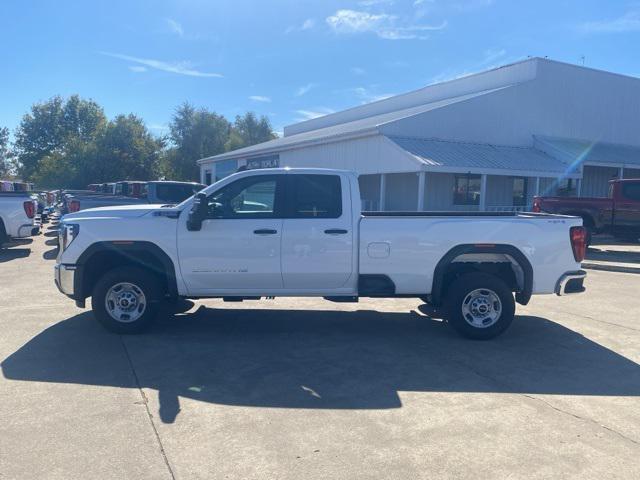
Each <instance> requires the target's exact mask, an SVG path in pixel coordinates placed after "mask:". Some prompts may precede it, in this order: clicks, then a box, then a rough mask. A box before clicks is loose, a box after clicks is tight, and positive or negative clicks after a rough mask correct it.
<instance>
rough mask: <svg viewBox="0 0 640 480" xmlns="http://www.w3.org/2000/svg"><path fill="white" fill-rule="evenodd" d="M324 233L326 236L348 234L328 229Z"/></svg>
mask: <svg viewBox="0 0 640 480" xmlns="http://www.w3.org/2000/svg"><path fill="white" fill-rule="evenodd" d="M324 233H326V234H327V235H345V234H346V233H349V231H348V230H344V229H342V228H330V229H329V230H325V231H324Z"/></svg>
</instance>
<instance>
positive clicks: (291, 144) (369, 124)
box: [198, 86, 510, 164]
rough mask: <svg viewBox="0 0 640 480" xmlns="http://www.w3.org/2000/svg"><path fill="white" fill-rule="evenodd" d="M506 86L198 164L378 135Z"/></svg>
mask: <svg viewBox="0 0 640 480" xmlns="http://www.w3.org/2000/svg"><path fill="white" fill-rule="evenodd" d="M505 88H510V86H507V87H500V88H494V89H490V90H483V91H481V92H477V93H472V94H468V95H461V96H459V97H452V98H447V99H445V100H440V101H437V102H432V103H427V104H424V105H420V106H417V107H412V108H406V109H403V110H397V111H395V112H389V113H384V114H381V115H375V116H373V117H368V118H363V119H360V120H355V121H353V122H347V123H342V124H339V125H333V126H330V127H325V128H320V129H317V130H311V131H308V132H303V133H299V134H296V135H290V136H288V137H281V138H276V139H275V140H270V141H268V142H264V143H259V144H257V145H253V146H250V147H245V148H240V149H238V150H234V151H232V152H227V153H222V154H220V155H215V156H212V157H207V158H203V159H201V160H198V163H199V164H201V163H207V162H210V161H218V160H224V159H231V158H247V157H254V156H257V155H263V154H268V153H273V152H278V151H281V150H286V149H290V148H297V147H299V146H302V145H306V144H310V143H315V142H318V141H327V140H328V141H333V140H338V139H344V138H345V137H355V136H365V135H374V134H376V133H379V131H378V127H380V126H382V125H385V124H388V123H391V122H394V121H396V120H400V119H403V118H407V117H411V116H413V115H419V114H421V113H425V112H429V111H431V110H435V109H438V108H442V107H446V106H448V105H452V104H455V103H459V102H464V101H465V100H469V99H471V98H475V97H479V96H482V95H486V94H488V93H492V92H495V91H498V90H503V89H505Z"/></svg>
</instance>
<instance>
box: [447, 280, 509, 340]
mask: <svg viewBox="0 0 640 480" xmlns="http://www.w3.org/2000/svg"><path fill="white" fill-rule="evenodd" d="M474 292H476V293H475V295H474ZM495 297H497V299H498V300H499V302H497V301H495V300H496V298H495ZM474 301H476V302H478V303H477V305H478V308H476V309H473V308H471V305H472V302H474ZM445 305H446V310H447V320H448V322H449V324H450V325H451V326H452V327H453V328H454V329H455V330H456V331H457V332H458V333H459V334H460V335H462V336H464V337H467V338H471V339H474V340H489V339H491V338H495V337H497V336H498V335H500V334H501V333H503V332H504V331H505V330H506V329H507V328H509V325H511V322H512V321H513V317H514V315H515V311H516V304H515V301H514V299H513V293H512V292H511V289H510V288H509V287H508V286H507V285H506V284H505V283H504V282H503V281H502V280H500V279H499V278H498V277H495V276H493V275H489V274H487V273H480V272H478V273H467V274H465V275H462V276H461V277H459V278H457V279H456V280H455V281H454V282H453V283H452V284H451V285H450V286H449V289H448V291H447V296H446V300H445ZM465 308H466V310H467V311H469V310H472V311H474V312H477V313H478V315H477V316H476V317H474V316H473V314H471V313H470V312H469V313H467V314H466V316H465V313H464V312H463V309H465ZM485 309H488V311H487V312H486V318H482V317H483V316H485V313H484V310H485ZM492 317H493V318H492ZM468 319H475V320H477V322H475V323H476V325H475V326H474V325H473V323H474V322H473V321H471V320H468ZM482 323H485V324H486V325H487V326H481V324H482Z"/></svg>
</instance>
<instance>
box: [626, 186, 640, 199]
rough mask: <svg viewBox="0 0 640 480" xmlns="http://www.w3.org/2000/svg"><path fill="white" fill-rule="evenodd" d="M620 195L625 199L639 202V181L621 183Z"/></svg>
mask: <svg viewBox="0 0 640 480" xmlns="http://www.w3.org/2000/svg"><path fill="white" fill-rule="evenodd" d="M622 196H623V197H624V198H626V199H627V200H633V201H636V202H640V183H623V184H622Z"/></svg>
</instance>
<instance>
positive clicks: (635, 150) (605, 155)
mask: <svg viewBox="0 0 640 480" xmlns="http://www.w3.org/2000/svg"><path fill="white" fill-rule="evenodd" d="M536 140H537V141H538V142H540V143H541V144H543V145H544V146H547V147H551V148H552V149H554V150H555V151H556V152H558V153H560V154H561V155H562V156H563V157H565V159H566V160H567V161H570V162H572V163H575V164H576V166H579V165H580V164H583V163H594V164H600V165H611V166H621V165H626V166H632V167H640V147H634V146H631V145H621V144H616V143H605V142H590V141H588V140H576V139H571V138H557V137H545V136H536Z"/></svg>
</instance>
